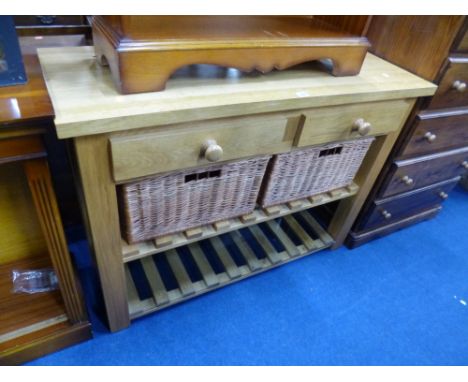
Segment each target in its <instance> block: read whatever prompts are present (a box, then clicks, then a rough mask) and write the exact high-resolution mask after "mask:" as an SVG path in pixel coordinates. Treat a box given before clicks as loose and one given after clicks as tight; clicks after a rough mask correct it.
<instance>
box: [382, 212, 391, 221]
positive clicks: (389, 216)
mask: <svg viewBox="0 0 468 382" xmlns="http://www.w3.org/2000/svg"><path fill="white" fill-rule="evenodd" d="M381 214H382V216H383V217H384V218H385V219H386V220H388V219H390V218H391V217H392V214H391V213H390V212H388V211H387V210H383V211H381Z"/></svg>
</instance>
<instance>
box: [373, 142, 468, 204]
mask: <svg viewBox="0 0 468 382" xmlns="http://www.w3.org/2000/svg"><path fill="white" fill-rule="evenodd" d="M467 172H468V147H464V148H462V149H456V150H451V151H445V152H443V153H438V154H432V155H427V156H423V157H418V158H415V159H408V160H401V161H396V162H394V163H393V165H392V167H391V169H390V174H389V176H388V177H387V181H386V182H385V183H384V184H383V186H382V188H381V190H380V197H387V196H391V195H395V194H398V193H403V192H407V191H410V190H413V189H417V188H421V187H424V186H428V185H430V184H433V183H437V182H441V181H443V180H447V179H452V178H455V177H457V176H460V175H463V174H465V173H467Z"/></svg>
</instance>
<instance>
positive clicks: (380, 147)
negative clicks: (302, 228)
mask: <svg viewBox="0 0 468 382" xmlns="http://www.w3.org/2000/svg"><path fill="white" fill-rule="evenodd" d="M397 137H398V131H396V132H393V133H390V134H388V135H384V136H381V137H378V138H377V139H376V141H375V142H374V143H373V144H372V146H371V148H370V149H369V152H368V153H367V155H366V158H365V160H364V162H363V164H362V165H361V168H360V169H359V172H358V173H357V175H356V178H355V182H356V183H357V184H358V185H359V191H358V192H357V193H356V194H355V195H354V196H351V197H349V198H346V199H343V200H342V201H341V202H340V204H339V205H338V208H337V209H336V211H335V214H334V215H333V219H332V221H331V222H330V225H329V227H328V233H329V234H330V235H332V236H333V238H334V240H335V244H334V245H333V246H332V249H336V248H338V247H340V246H341V245H342V244H343V242H344V240H345V239H346V236H347V235H348V233H349V230H350V229H351V227H352V225H353V224H354V221H355V220H356V218H357V215H358V214H359V212H360V211H361V208H362V206H363V204H364V202H365V201H366V199H367V196H368V195H369V192H370V191H371V189H372V187H373V185H374V183H375V180H376V179H377V176H378V175H379V173H380V171H381V170H382V167H383V165H384V164H385V161H386V159H387V157H388V155H389V154H390V151H391V149H392V148H393V145H394V144H395V141H396V139H397Z"/></svg>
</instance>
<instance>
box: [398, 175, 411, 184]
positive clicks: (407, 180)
mask: <svg viewBox="0 0 468 382" xmlns="http://www.w3.org/2000/svg"><path fill="white" fill-rule="evenodd" d="M401 181H402V182H403V183H404V184H406V185H407V186H411V185H412V184H413V183H414V180H413V179H411V178H410V177H409V176H408V175H405V176H403V177H402V178H401Z"/></svg>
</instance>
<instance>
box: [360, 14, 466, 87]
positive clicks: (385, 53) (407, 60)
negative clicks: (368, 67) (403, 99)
mask: <svg viewBox="0 0 468 382" xmlns="http://www.w3.org/2000/svg"><path fill="white" fill-rule="evenodd" d="M463 18H464V16H373V18H372V22H371V25H370V27H369V30H368V32H367V37H368V39H369V41H370V43H371V48H370V50H371V51H372V52H373V53H375V54H376V55H378V56H380V57H382V58H385V59H386V60H388V61H390V62H393V63H394V64H397V65H399V66H401V67H402V68H405V69H407V70H409V71H411V72H413V73H415V74H417V75H419V76H421V77H423V78H425V79H427V80H429V81H433V80H435V78H436V76H437V74H438V72H439V70H440V68H441V66H442V64H443V63H444V61H445V59H446V57H447V55H448V52H449V49H450V46H451V44H452V42H453V41H454V39H455V37H456V35H457V33H458V30H459V28H460V26H461V24H462V22H463Z"/></svg>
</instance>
